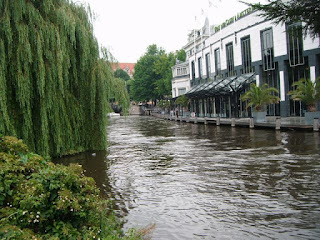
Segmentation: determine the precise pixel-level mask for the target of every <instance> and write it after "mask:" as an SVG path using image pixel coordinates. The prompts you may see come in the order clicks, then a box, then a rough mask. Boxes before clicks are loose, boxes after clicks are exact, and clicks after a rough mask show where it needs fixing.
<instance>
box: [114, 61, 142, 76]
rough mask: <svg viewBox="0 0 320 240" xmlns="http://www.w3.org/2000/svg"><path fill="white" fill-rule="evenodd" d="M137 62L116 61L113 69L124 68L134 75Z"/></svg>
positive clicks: (130, 74)
mask: <svg viewBox="0 0 320 240" xmlns="http://www.w3.org/2000/svg"><path fill="white" fill-rule="evenodd" d="M135 65H136V64H135V63H114V64H112V70H113V71H115V70H117V69H122V70H123V71H126V72H127V73H128V74H129V76H131V77H132V76H133V73H134V66H135Z"/></svg>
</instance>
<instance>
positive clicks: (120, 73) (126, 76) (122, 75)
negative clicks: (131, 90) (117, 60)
mask: <svg viewBox="0 0 320 240" xmlns="http://www.w3.org/2000/svg"><path fill="white" fill-rule="evenodd" d="M114 77H115V78H121V79H122V80H123V81H128V80H130V76H129V74H128V73H127V72H126V71H124V70H122V69H121V68H118V69H117V70H115V71H114Z"/></svg>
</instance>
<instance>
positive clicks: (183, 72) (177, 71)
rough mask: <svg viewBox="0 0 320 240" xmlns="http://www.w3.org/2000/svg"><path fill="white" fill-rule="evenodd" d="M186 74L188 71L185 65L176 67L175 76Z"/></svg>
mask: <svg viewBox="0 0 320 240" xmlns="http://www.w3.org/2000/svg"><path fill="white" fill-rule="evenodd" d="M187 74H188V71H187V68H186V67H182V68H181V67H178V68H177V69H176V74H175V76H176V77H179V76H183V75H187Z"/></svg>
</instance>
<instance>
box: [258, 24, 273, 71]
mask: <svg viewBox="0 0 320 240" xmlns="http://www.w3.org/2000/svg"><path fill="white" fill-rule="evenodd" d="M261 36H262V60H263V70H264V71H269V70H274V69H275V64H274V50H273V36H272V29H268V30H265V31H263V32H262V34H261Z"/></svg>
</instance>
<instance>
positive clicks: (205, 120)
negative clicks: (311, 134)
mask: <svg viewBox="0 0 320 240" xmlns="http://www.w3.org/2000/svg"><path fill="white" fill-rule="evenodd" d="M151 115H152V116H154V117H157V118H162V119H166V120H171V121H180V122H186V123H202V124H205V125H207V124H214V125H217V126H220V125H228V126H231V127H249V128H272V129H276V130H281V129H283V130H309V131H319V119H315V120H314V123H313V124H307V123H305V121H304V118H303V117H286V118H276V117H267V118H266V120H265V121H254V119H253V118H219V117H216V118H209V117H184V116H179V117H176V116H170V115H169V114H160V113H154V112H153V113H152V114H151Z"/></svg>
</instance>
